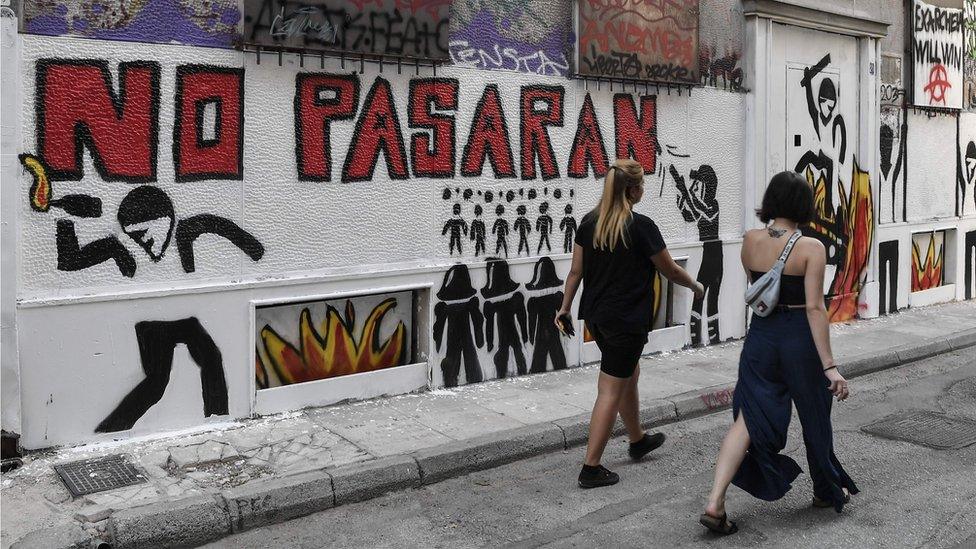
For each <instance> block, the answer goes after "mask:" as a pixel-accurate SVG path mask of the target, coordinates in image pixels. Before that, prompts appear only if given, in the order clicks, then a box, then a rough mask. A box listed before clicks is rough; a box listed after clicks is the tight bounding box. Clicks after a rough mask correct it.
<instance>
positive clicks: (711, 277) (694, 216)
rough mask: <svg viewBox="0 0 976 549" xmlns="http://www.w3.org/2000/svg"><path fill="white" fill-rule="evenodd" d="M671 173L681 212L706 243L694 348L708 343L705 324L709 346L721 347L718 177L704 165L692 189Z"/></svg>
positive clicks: (673, 170) (693, 318)
mask: <svg viewBox="0 0 976 549" xmlns="http://www.w3.org/2000/svg"><path fill="white" fill-rule="evenodd" d="M670 171H671V177H672V178H674V184H675V186H676V187H677V188H678V209H679V210H680V211H681V215H682V217H684V219H685V221H687V222H689V223H697V224H698V239H699V240H700V241H701V242H702V261H701V267H699V268H698V282H700V283H701V284H702V286H704V287H705V295H704V296H703V297H696V298H695V299H694V301H693V302H692V304H691V344H692V345H701V343H702V341H703V340H705V339H706V334H703V333H702V328H703V327H704V324H707V327H708V328H707V330H708V333H707V340H708V342H709V343H719V342H720V341H722V338H721V335H720V334H719V324H718V321H719V314H718V297H719V291H720V290H721V287H722V265H723V258H722V241H721V240H719V239H718V210H719V208H718V199H717V198H716V197H715V193H716V191H717V189H718V177H717V176H716V175H715V170H714V169H712V167H711V166H709V165H707V164H702V165H701V166H699V167H698V169H697V170H691V173H690V174H689V177H690V178H691V181H692V184H691V188H690V189H689V188H688V187H687V186H686V185H685V179H684V177H682V176H681V174H679V173H678V170H677V169H676V168H675V167H674V165H672V166H671V170H670ZM706 306H707V307H706ZM702 317H704V321H705V322H704V323H703V322H702Z"/></svg>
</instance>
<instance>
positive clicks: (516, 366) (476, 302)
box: [433, 257, 567, 387]
mask: <svg viewBox="0 0 976 549" xmlns="http://www.w3.org/2000/svg"><path fill="white" fill-rule="evenodd" d="M562 284H563V281H562V280H561V279H560V278H559V276H558V275H557V274H556V266H555V264H554V263H553V262H552V260H551V259H550V258H548V257H541V258H539V260H538V261H537V262H536V263H535V265H534V268H533V273H532V279H531V280H530V281H529V282H527V283H525V284H524V289H523V285H522V284H521V283H519V282H516V281H515V280H513V279H512V276H511V272H510V266H509V264H508V262H507V261H505V260H503V259H500V258H489V260H488V263H487V268H486V281H485V284H484V286H483V287H482V288H481V290H480V294H481V299H479V298H478V293H479V292H478V291H477V290H475V288H474V286H473V284H472V281H471V274H470V271H469V270H468V266H467V265H464V264H458V265H454V266H453V267H451V268H450V269H449V270H448V271H447V273H445V275H444V282H443V283H442V284H441V287H440V289H439V290H438V291H437V299H438V303H437V304H436V305H435V306H434V333H433V337H434V345H435V351H436V352H437V353H438V354H439V356H441V357H442V358H441V361H440V364H439V366H440V369H439V372H438V373H439V377H440V380H439V381H440V383H438V384H443V385H444V386H446V387H455V386H457V385H461V384H465V383H477V382H480V381H483V380H484V379H486V377H497V378H503V377H510V376H514V375H523V374H525V373H527V372H529V373H537V372H544V371H546V370H548V369H549V368H550V366H551V367H552V369H555V370H561V369H564V368H566V366H567V363H566V352H565V349H564V342H563V341H562V339H561V336H560V333H559V330H557V329H556V327H555V323H554V321H555V316H556V311H557V310H558V309H559V308H560V307H561V305H562V300H563V293H562V291H561V288H562ZM530 348H531V352H530V351H529V349H530ZM488 355H491V360H492V362H493V363H494V366H495V371H494V372H493V374H491V375H488V376H486V375H485V371H484V370H483V366H482V361H481V358H480V357H485V358H486V357H487V356H488ZM462 366H463V369H462Z"/></svg>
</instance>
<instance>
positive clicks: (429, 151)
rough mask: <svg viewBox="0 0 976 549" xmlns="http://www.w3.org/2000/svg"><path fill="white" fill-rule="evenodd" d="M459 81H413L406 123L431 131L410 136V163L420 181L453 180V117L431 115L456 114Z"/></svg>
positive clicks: (440, 79) (442, 79)
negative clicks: (443, 178) (426, 179)
mask: <svg viewBox="0 0 976 549" xmlns="http://www.w3.org/2000/svg"><path fill="white" fill-rule="evenodd" d="M457 106H458V81H457V79H456V78H430V79H426V78H425V79H418V80H411V81H410V103H409V106H408V108H407V109H408V112H407V121H408V124H409V126H410V127H411V128H422V129H428V130H430V133H428V132H426V131H424V132H416V133H414V134H413V135H411V136H410V159H411V163H412V164H413V174H414V176H417V177H454V155H455V153H454V148H455V128H454V115H452V114H440V113H434V112H431V107H433V108H434V109H436V110H438V111H444V110H456V109H457Z"/></svg>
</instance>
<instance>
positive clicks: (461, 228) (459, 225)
mask: <svg viewBox="0 0 976 549" xmlns="http://www.w3.org/2000/svg"><path fill="white" fill-rule="evenodd" d="M452 212H453V213H454V217H452V218H450V219H448V220H447V222H446V223H444V230H442V231H441V236H443V235H446V234H447V233H448V232H450V233H451V240H450V242H449V246H450V249H451V255H454V250H457V253H459V254H460V253H461V233H462V232H463V233H464V236H468V223H467V222H466V221H465V220H464V219H462V218H461V205H460V204H455V205H454V208H453V210H452Z"/></svg>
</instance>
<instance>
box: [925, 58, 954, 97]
mask: <svg viewBox="0 0 976 549" xmlns="http://www.w3.org/2000/svg"><path fill="white" fill-rule="evenodd" d="M951 87H952V84H950V83H949V74H948V73H947V72H946V68H945V66H944V65H943V64H942V63H936V64H935V66H934V67H932V70H931V71H929V83H928V84H927V85H926V86H925V87H924V88H922V89H923V90H924V91H926V92H928V94H929V104H933V103H942V104H943V105H945V94H946V89H948V88H951Z"/></svg>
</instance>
